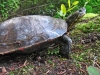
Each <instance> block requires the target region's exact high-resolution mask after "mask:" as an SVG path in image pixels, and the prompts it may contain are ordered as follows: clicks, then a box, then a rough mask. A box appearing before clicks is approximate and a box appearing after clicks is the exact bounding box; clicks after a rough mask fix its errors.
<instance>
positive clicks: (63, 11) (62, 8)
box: [60, 4, 67, 16]
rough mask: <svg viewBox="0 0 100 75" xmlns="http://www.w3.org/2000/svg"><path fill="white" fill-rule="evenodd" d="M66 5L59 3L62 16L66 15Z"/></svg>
mask: <svg viewBox="0 0 100 75" xmlns="http://www.w3.org/2000/svg"><path fill="white" fill-rule="evenodd" d="M66 12H67V11H66V7H65V5H64V4H61V11H60V15H62V16H64V15H66Z"/></svg>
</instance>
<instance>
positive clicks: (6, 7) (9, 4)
mask: <svg viewBox="0 0 100 75" xmlns="http://www.w3.org/2000/svg"><path fill="white" fill-rule="evenodd" d="M19 1H20V0H6V1H1V2H0V14H1V17H2V18H3V19H7V18H8V16H9V15H10V14H12V13H13V12H15V11H17V9H18V7H19V6H18V4H19Z"/></svg>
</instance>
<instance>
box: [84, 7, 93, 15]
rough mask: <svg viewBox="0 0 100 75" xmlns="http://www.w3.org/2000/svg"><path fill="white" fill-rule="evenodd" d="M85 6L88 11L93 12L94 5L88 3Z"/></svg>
mask: <svg viewBox="0 0 100 75" xmlns="http://www.w3.org/2000/svg"><path fill="white" fill-rule="evenodd" d="M85 8H86V10H87V11H86V12H87V13H92V12H93V9H92V6H90V5H87V6H85Z"/></svg>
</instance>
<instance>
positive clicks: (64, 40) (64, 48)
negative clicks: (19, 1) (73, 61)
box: [59, 35, 72, 58]
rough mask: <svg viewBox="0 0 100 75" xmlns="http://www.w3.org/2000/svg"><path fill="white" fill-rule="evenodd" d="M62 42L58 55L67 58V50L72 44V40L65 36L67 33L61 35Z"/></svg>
mask: <svg viewBox="0 0 100 75" xmlns="http://www.w3.org/2000/svg"><path fill="white" fill-rule="evenodd" d="M61 41H62V42H61V43H60V44H61V45H60V51H59V53H60V55H62V56H64V57H66V58H69V52H70V50H71V44H72V40H71V39H70V38H69V37H68V36H67V35H63V36H62V40H61Z"/></svg>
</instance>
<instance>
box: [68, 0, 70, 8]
mask: <svg viewBox="0 0 100 75" xmlns="http://www.w3.org/2000/svg"><path fill="white" fill-rule="evenodd" d="M68 6H69V8H70V0H68Z"/></svg>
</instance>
